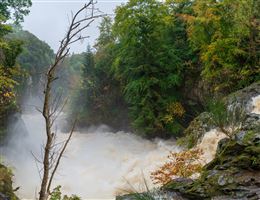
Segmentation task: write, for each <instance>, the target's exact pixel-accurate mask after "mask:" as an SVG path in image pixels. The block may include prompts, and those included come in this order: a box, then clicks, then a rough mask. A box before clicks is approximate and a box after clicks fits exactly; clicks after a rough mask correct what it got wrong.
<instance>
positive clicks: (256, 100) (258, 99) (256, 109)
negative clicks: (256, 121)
mask: <svg viewBox="0 0 260 200" xmlns="http://www.w3.org/2000/svg"><path fill="white" fill-rule="evenodd" d="M252 105H253V110H252V113H255V114H258V115H260V95H258V96H255V97H253V98H252Z"/></svg>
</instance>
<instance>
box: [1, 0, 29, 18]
mask: <svg viewBox="0 0 260 200" xmlns="http://www.w3.org/2000/svg"><path fill="white" fill-rule="evenodd" d="M31 5H32V2H31V0H1V4H0V23H2V22H6V21H7V20H10V19H12V20H14V21H15V22H16V23H19V22H21V21H23V18H24V16H25V15H27V14H28V13H29V7H30V6H31Z"/></svg>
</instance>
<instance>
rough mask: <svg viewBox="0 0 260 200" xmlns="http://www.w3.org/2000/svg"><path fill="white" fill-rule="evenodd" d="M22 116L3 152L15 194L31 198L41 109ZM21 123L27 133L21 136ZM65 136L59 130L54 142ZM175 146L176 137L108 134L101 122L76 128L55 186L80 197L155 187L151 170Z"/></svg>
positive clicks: (36, 185) (41, 128)
mask: <svg viewBox="0 0 260 200" xmlns="http://www.w3.org/2000/svg"><path fill="white" fill-rule="evenodd" d="M22 119H23V122H24V124H19V125H16V126H17V127H16V129H15V130H16V131H15V132H16V134H15V135H14V136H13V139H11V141H10V142H9V145H8V147H7V148H6V149H4V150H3V152H4V157H5V158H6V160H5V161H6V162H7V164H9V165H11V166H13V171H14V175H15V176H14V182H15V186H16V187H18V186H20V189H19V191H18V193H17V194H18V196H19V197H22V198H26V199H29V198H30V199H34V198H35V196H37V195H38V193H37V191H39V183H40V178H39V170H40V168H41V166H40V165H39V163H37V161H36V159H35V158H34V157H37V158H40V157H42V152H41V151H42V150H41V148H42V147H43V144H44V120H43V118H42V117H41V115H40V114H39V113H33V114H24V115H22ZM20 123H21V122H20ZM21 125H23V126H25V127H26V129H27V132H28V133H27V134H21V133H20V134H19V129H20V127H19V126H21ZM57 130H58V128H57ZM58 132H59V131H58ZM67 136H68V134H65V133H61V132H59V133H58V140H60V141H63V140H65V138H66V137H67ZM179 150H180V149H179V148H178V147H177V146H176V145H175V142H174V141H164V140H159V139H158V140H154V141H149V140H145V139H142V138H140V137H138V136H135V135H133V134H130V133H125V132H116V133H113V132H110V131H109V130H108V128H107V127H105V126H100V127H98V128H92V129H89V130H86V131H85V132H75V134H74V135H73V139H72V141H71V142H70V144H69V146H68V149H67V151H66V153H65V156H64V158H63V161H62V163H61V164H60V168H59V170H58V173H57V175H56V179H55V182H54V186H55V185H56V186H57V185H62V188H63V192H64V194H77V195H79V196H81V197H82V198H84V199H89V198H99V199H107V198H113V197H115V195H116V194H119V193H122V192H125V191H130V190H131V191H133V190H134V191H142V190H144V189H145V182H147V183H148V186H149V187H153V185H152V182H151V180H150V173H151V171H153V170H155V169H156V168H157V167H158V166H160V165H161V164H163V163H164V162H165V159H166V157H167V154H168V153H169V151H175V152H176V151H179Z"/></svg>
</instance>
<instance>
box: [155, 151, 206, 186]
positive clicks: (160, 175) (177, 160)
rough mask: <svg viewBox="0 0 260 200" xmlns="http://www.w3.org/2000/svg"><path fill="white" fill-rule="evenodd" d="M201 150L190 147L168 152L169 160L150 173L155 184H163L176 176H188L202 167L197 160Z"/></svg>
mask: <svg viewBox="0 0 260 200" xmlns="http://www.w3.org/2000/svg"><path fill="white" fill-rule="evenodd" d="M201 154H202V150H200V149H192V150H188V151H183V152H180V153H172V152H171V153H170V155H169V156H168V159H169V161H168V162H166V163H165V164H164V165H163V166H162V167H160V168H159V169H158V170H156V171H154V172H152V173H151V178H152V180H153V182H154V183H155V184H159V185H165V184H167V183H169V182H170V181H172V180H173V179H174V178H176V177H190V176H191V175H193V174H195V173H198V172H200V171H201V169H202V164H201V163H200V162H199V159H200V156H201Z"/></svg>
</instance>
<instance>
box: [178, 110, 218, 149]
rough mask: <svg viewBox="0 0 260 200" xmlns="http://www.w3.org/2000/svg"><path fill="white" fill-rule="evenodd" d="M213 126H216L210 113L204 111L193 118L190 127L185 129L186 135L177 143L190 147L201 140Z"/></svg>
mask: <svg viewBox="0 0 260 200" xmlns="http://www.w3.org/2000/svg"><path fill="white" fill-rule="evenodd" d="M213 128H215V126H214V124H213V122H212V119H211V116H210V114H209V113H207V112H203V113H201V114H200V115H199V116H198V117H196V118H194V119H193V121H192V122H191V123H190V125H189V126H188V128H187V129H185V131H184V137H182V138H180V139H178V141H177V143H178V144H179V145H181V146H184V147H187V148H189V149H190V148H192V147H194V146H195V145H196V144H198V143H199V142H200V140H201V139H202V138H203V136H204V134H205V133H206V132H208V131H210V130H211V129H213Z"/></svg>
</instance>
